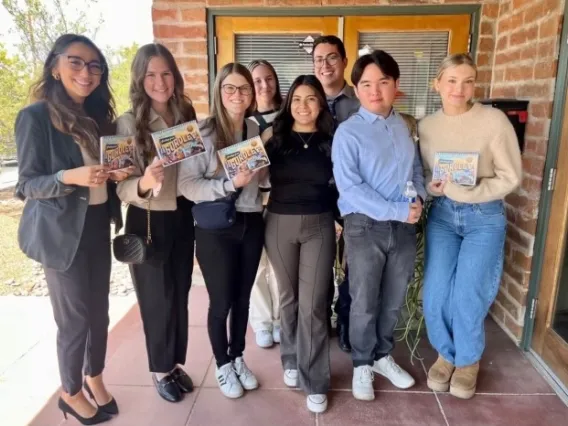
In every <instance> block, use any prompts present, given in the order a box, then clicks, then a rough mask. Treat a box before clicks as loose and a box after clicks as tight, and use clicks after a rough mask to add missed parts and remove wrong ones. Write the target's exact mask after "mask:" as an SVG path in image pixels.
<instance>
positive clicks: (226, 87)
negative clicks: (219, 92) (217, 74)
mask: <svg viewBox="0 0 568 426" xmlns="http://www.w3.org/2000/svg"><path fill="white" fill-rule="evenodd" d="M221 89H223V92H225V93H226V94H227V95H233V94H235V93H237V90H238V91H239V93H240V94H241V95H250V94H251V93H252V87H251V86H250V85H249V84H245V85H243V86H235V85H233V84H223V85H222V86H221Z"/></svg>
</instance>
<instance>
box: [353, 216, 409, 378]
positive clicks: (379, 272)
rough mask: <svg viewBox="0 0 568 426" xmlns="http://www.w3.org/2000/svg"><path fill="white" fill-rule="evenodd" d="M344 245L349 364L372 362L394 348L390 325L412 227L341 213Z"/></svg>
mask: <svg viewBox="0 0 568 426" xmlns="http://www.w3.org/2000/svg"><path fill="white" fill-rule="evenodd" d="M345 244H346V249H347V261H348V263H349V287H350V288H349V293H350V295H351V299H352V301H351V311H350V314H349V337H350V339H351V348H352V351H351V356H352V359H353V366H354V367H359V366H361V365H373V361H374V360H377V359H379V358H381V357H383V356H385V355H388V354H389V353H390V352H391V351H392V350H393V348H394V338H393V334H394V329H395V326H396V323H397V320H398V315H399V312H400V308H401V307H402V304H403V303H404V298H405V296H406V289H407V287H408V283H409V282H410V279H411V278H412V274H413V273H414V260H415V258H416V228H415V226H414V225H411V224H408V223H402V222H396V221H387V222H379V221H376V220H373V219H371V218H370V217H367V216H365V215H363V214H350V215H347V216H346V217H345Z"/></svg>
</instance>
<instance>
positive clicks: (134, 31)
mask: <svg viewBox="0 0 568 426" xmlns="http://www.w3.org/2000/svg"><path fill="white" fill-rule="evenodd" d="M43 1H44V2H45V3H47V4H48V3H50V0H43ZM71 4H72V6H73V5H76V6H77V7H81V6H84V5H85V1H84V0H72V1H71ZM100 14H102V18H103V19H104V21H105V22H104V23H103V25H102V26H101V28H100V29H99V32H98V34H97V36H96V38H95V40H94V41H95V43H97V45H99V46H100V47H101V48H104V47H106V46H110V47H118V46H125V45H130V44H132V43H133V42H137V43H138V44H146V43H151V42H152V41H153V34H152V0H99V1H98V4H97V5H96V6H94V7H91V10H89V16H90V17H92V19H93V26H95V25H96V22H97V19H98V17H99V15H100ZM12 25H13V24H12V18H11V17H10V15H8V13H7V12H6V10H5V9H4V8H3V7H2V6H0V42H3V43H5V44H6V45H7V48H8V51H9V52H13V51H15V50H14V44H15V43H17V42H18V41H19V40H18V38H17V37H16V36H15V35H14V34H11V33H10V28H11V27H12Z"/></svg>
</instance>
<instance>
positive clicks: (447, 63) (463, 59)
mask: <svg viewBox="0 0 568 426" xmlns="http://www.w3.org/2000/svg"><path fill="white" fill-rule="evenodd" d="M460 65H469V66H470V67H471V68H473V69H474V71H475V76H476V77H477V65H475V62H474V60H473V59H472V58H471V56H470V55H469V53H455V54H453V55H448V56H446V57H445V58H444V60H443V61H442V62H441V63H440V66H439V67H438V73H437V74H436V80H440V78H442V74H444V71H446V70H447V69H448V68H453V67H459V66H460Z"/></svg>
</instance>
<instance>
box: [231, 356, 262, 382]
mask: <svg viewBox="0 0 568 426" xmlns="http://www.w3.org/2000/svg"><path fill="white" fill-rule="evenodd" d="M233 368H234V369H235V373H237V376H238V378H239V381H240V382H241V385H242V386H243V388H245V389H246V390H253V389H256V388H257V387H258V381H257V380H256V377H254V374H252V371H250V370H249V368H248V367H247V365H246V364H245V360H244V359H243V357H238V358H237V359H235V362H234V363H233Z"/></svg>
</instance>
